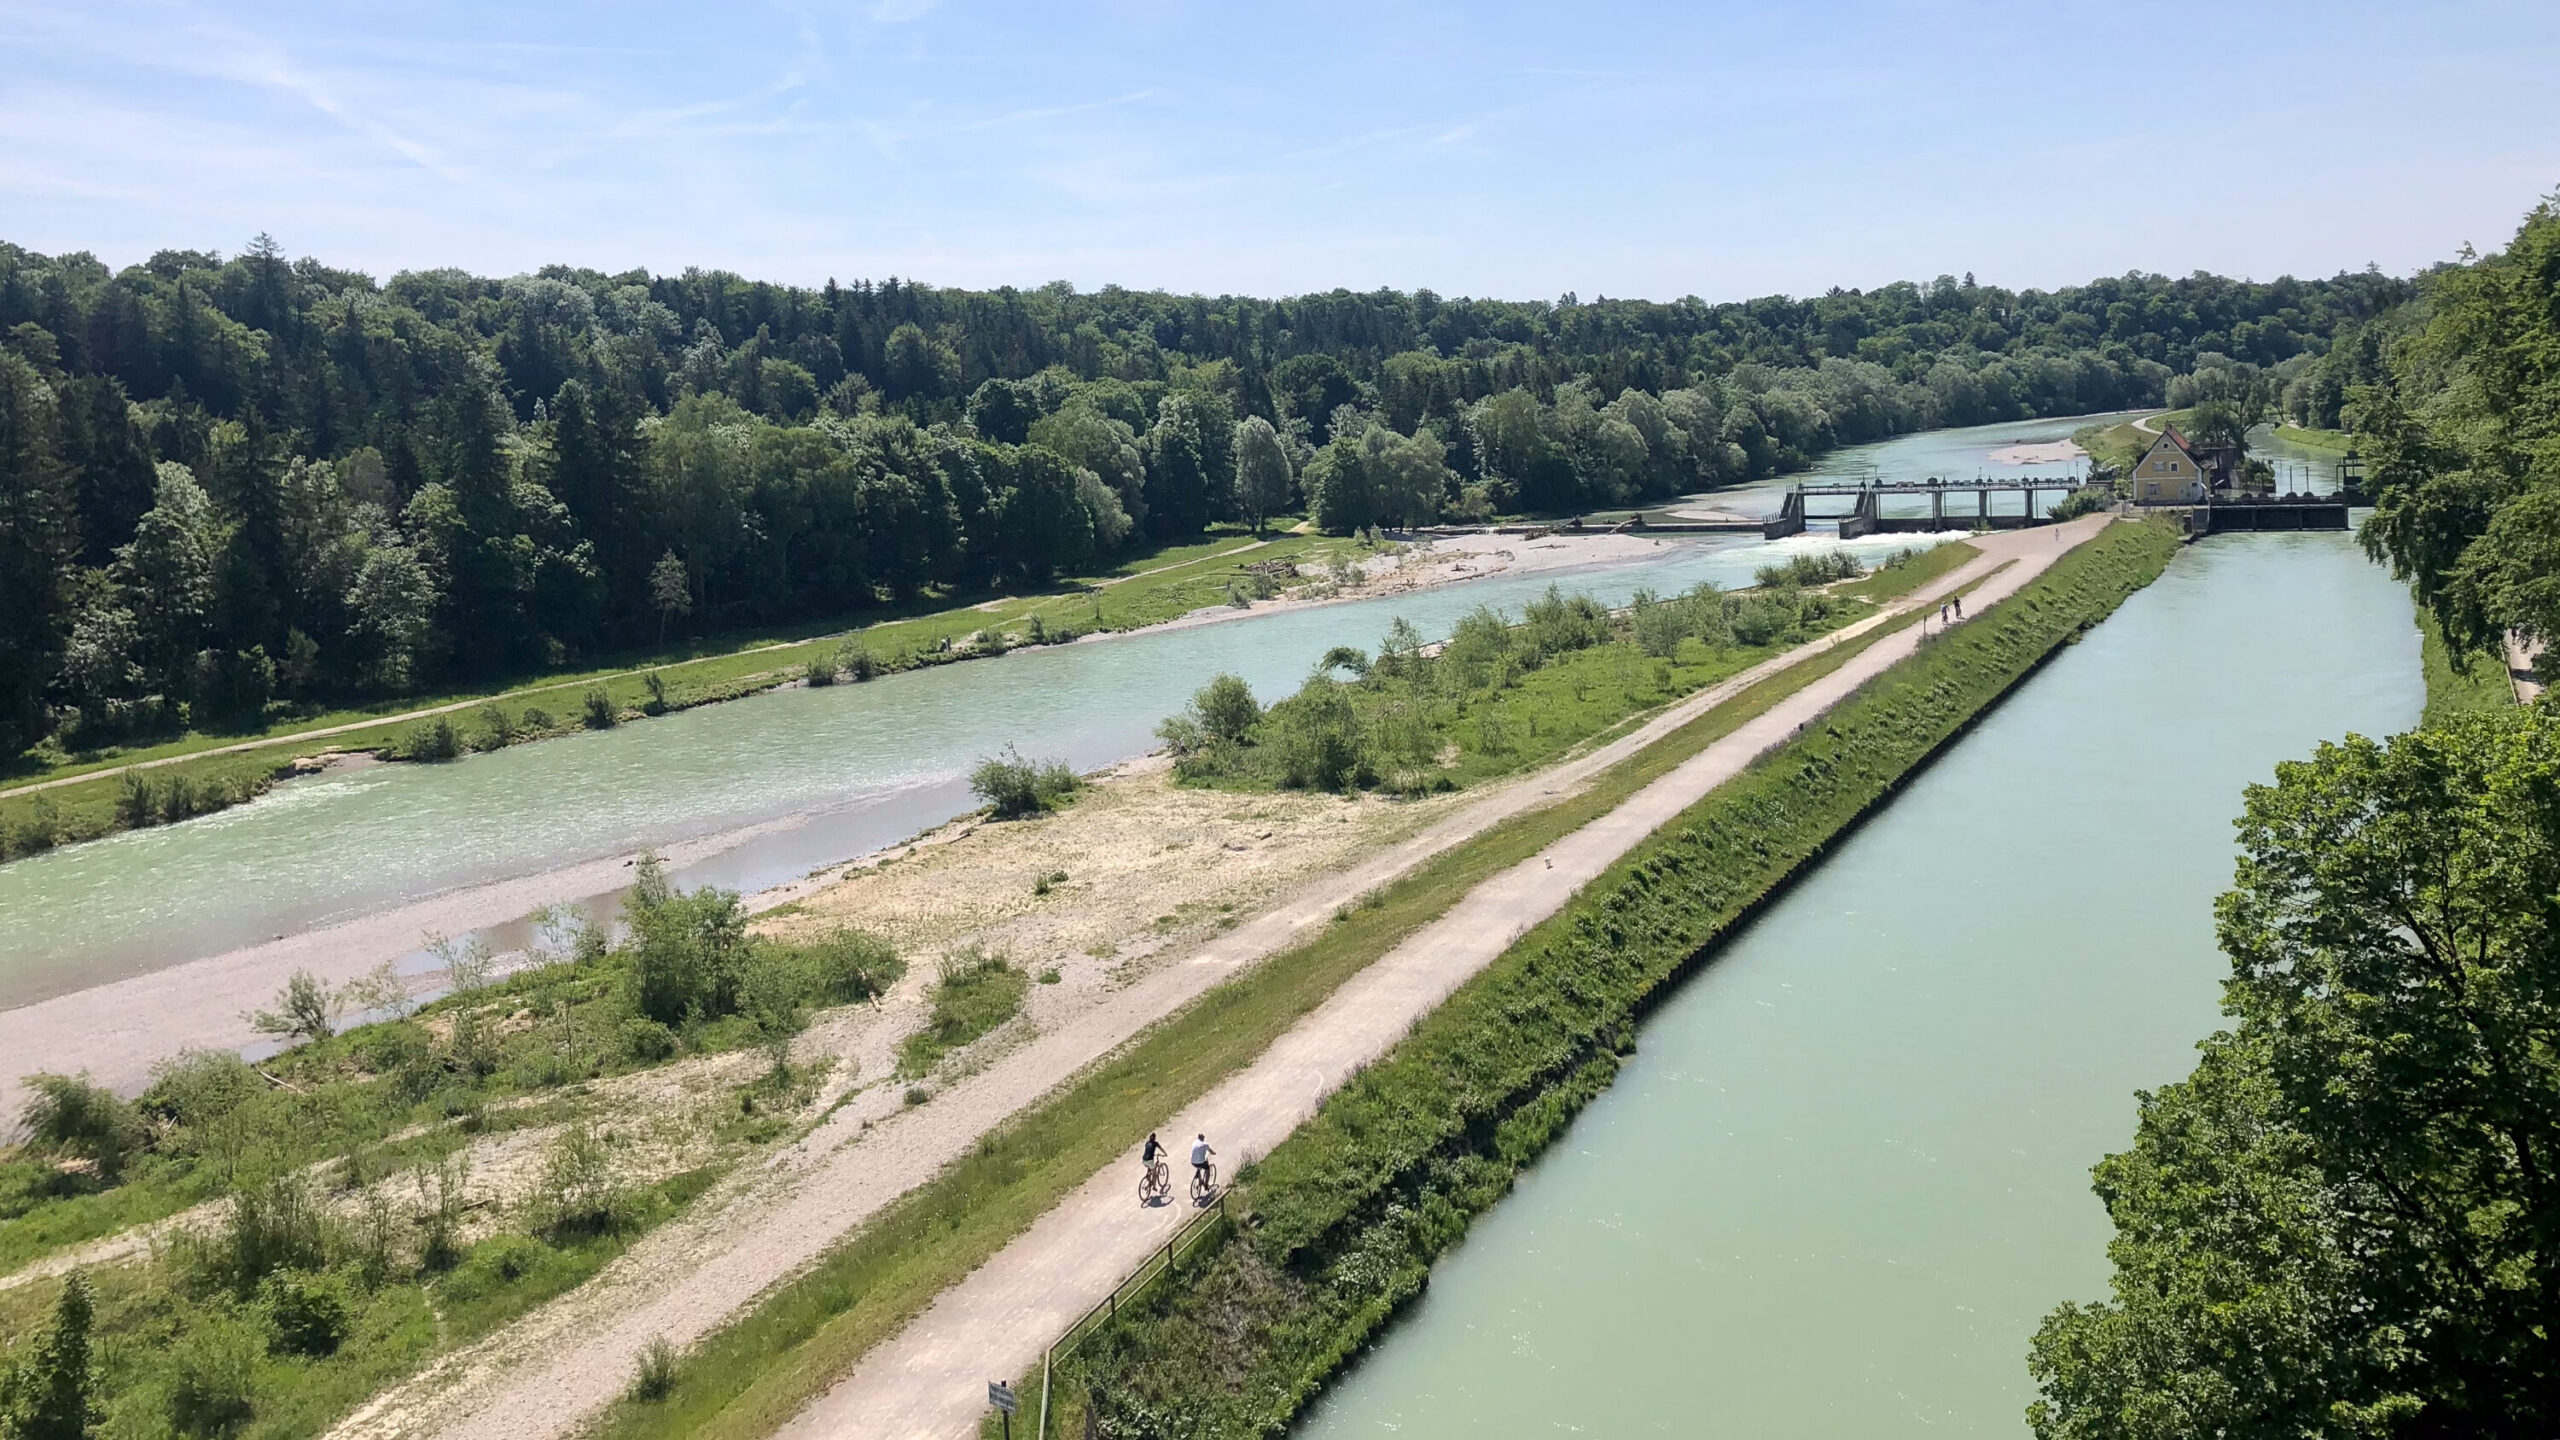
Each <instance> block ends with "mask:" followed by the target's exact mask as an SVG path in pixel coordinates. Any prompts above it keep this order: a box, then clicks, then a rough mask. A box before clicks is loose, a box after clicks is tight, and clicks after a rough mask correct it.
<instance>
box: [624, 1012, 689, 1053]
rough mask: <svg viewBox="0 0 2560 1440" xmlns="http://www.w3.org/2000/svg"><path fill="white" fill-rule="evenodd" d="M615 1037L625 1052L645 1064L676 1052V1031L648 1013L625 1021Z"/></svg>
mask: <svg viewBox="0 0 2560 1440" xmlns="http://www.w3.org/2000/svg"><path fill="white" fill-rule="evenodd" d="M614 1038H615V1040H616V1041H617V1042H619V1043H620V1045H621V1046H622V1053H623V1054H625V1055H628V1056H630V1057H631V1058H632V1059H633V1060H636V1061H638V1062H640V1063H641V1064H643V1065H654V1064H656V1063H657V1062H659V1061H661V1060H665V1059H668V1058H670V1057H672V1056H673V1055H674V1054H675V1053H676V1048H677V1046H676V1032H675V1031H673V1030H670V1029H668V1028H667V1027H666V1026H664V1025H661V1024H659V1023H658V1022H657V1021H655V1020H652V1019H650V1018H649V1017H648V1016H646V1015H634V1016H632V1017H630V1018H629V1019H627V1020H625V1021H623V1022H622V1028H621V1029H620V1030H619V1031H617V1032H616V1033H615V1036H614Z"/></svg>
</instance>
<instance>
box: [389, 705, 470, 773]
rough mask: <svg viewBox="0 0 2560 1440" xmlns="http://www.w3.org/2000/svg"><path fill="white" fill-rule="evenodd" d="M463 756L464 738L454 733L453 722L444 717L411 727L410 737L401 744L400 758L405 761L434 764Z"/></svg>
mask: <svg viewBox="0 0 2560 1440" xmlns="http://www.w3.org/2000/svg"><path fill="white" fill-rule="evenodd" d="M461 754H462V736H461V735H459V734H457V733H456V732H455V731H454V728H453V722H452V721H451V720H449V719H447V718H446V717H444V716H442V715H439V716H437V717H436V718H434V719H433V720H424V721H420V722H419V723H418V724H416V725H413V726H411V727H410V729H409V734H408V737H407V738H406V739H404V740H402V741H401V742H400V758H401V759H403V760H421V761H425V762H428V763H430V764H433V763H435V762H438V761H443V760H452V759H455V758H457V757H459V756H460V755H461Z"/></svg>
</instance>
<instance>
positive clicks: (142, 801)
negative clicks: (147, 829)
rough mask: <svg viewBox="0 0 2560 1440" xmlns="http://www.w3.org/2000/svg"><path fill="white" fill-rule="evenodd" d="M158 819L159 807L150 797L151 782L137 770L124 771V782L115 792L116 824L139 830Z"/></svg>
mask: <svg viewBox="0 0 2560 1440" xmlns="http://www.w3.org/2000/svg"><path fill="white" fill-rule="evenodd" d="M159 819H160V807H159V805H158V803H157V802H156V801H154V800H153V799H152V798H151V782H150V781H149V780H146V779H144V778H143V775H142V772H141V771H139V770H127V771H126V772H124V782H123V784H122V786H121V787H120V788H119V789H118V791H117V794H116V824H117V825H118V826H120V827H122V828H124V829H127V830H139V829H141V828H142V827H143V826H145V825H150V824H154V823H156V822H157V821H158V820H159Z"/></svg>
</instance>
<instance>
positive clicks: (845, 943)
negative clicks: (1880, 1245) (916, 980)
mask: <svg viewBox="0 0 2560 1440" xmlns="http://www.w3.org/2000/svg"><path fill="white" fill-rule="evenodd" d="M801 953H802V954H803V955H804V956H805V957H806V958H807V961H808V975H809V983H810V985H811V990H812V998H814V999H815V1000H816V1001H817V1002H818V1003H819V1004H822V1005H851V1004H853V1003H855V1002H856V1001H861V1000H868V999H871V998H872V997H873V996H875V995H880V994H884V993H886V992H887V990H888V988H889V987H890V986H892V985H895V984H897V983H898V977H899V976H901V975H904V974H906V973H907V963H906V961H904V960H902V959H900V958H898V947H897V946H895V945H892V944H890V943H889V942H888V941H887V940H884V939H882V938H881V937H879V936H877V935H874V934H871V933H870V932H869V931H865V930H838V931H836V932H835V933H834V934H832V935H829V936H827V937H825V938H824V939H821V940H815V941H812V942H810V943H809V944H807V945H804V946H802V947H801Z"/></svg>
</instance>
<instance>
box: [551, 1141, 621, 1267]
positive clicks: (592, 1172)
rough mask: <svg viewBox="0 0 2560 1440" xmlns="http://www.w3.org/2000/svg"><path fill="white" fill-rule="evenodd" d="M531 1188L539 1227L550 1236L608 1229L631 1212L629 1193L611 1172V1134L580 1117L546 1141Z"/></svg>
mask: <svg viewBox="0 0 2560 1440" xmlns="http://www.w3.org/2000/svg"><path fill="white" fill-rule="evenodd" d="M535 1194H536V1202H535V1203H536V1204H537V1205H538V1206H539V1207H540V1212H541V1221H542V1228H543V1229H544V1230H545V1231H547V1232H548V1233H549V1234H551V1235H552V1236H553V1237H554V1238H561V1239H565V1238H571V1237H575V1236H580V1235H609V1234H612V1233H613V1232H614V1231H617V1230H619V1229H621V1228H622V1227H623V1225H624V1223H625V1222H626V1221H627V1220H629V1218H630V1209H631V1205H630V1197H629V1195H628V1194H626V1193H625V1191H624V1189H623V1187H622V1184H621V1182H620V1181H619V1180H617V1179H616V1178H615V1176H614V1173H613V1151H612V1143H611V1137H609V1136H607V1135H606V1134H604V1133H603V1132H601V1131H599V1130H597V1129H596V1128H595V1127H593V1126H591V1125H588V1124H586V1123H585V1122H583V1121H581V1122H578V1123H575V1124H571V1125H569V1126H567V1127H565V1128H563V1129H562V1130H561V1132H560V1136H559V1138H558V1139H556V1140H554V1141H552V1142H551V1150H550V1153H549V1154H547V1155H545V1156H544V1157H543V1162H542V1179H541V1182H540V1185H539V1187H538V1189H537V1190H536V1192H535Z"/></svg>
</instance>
